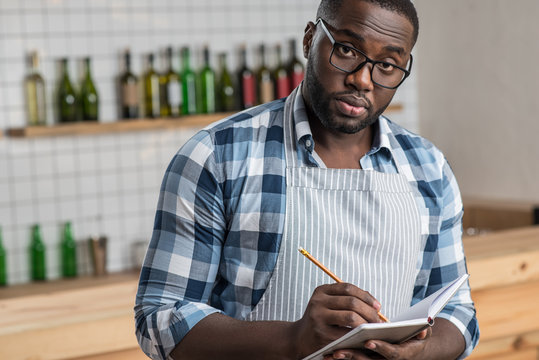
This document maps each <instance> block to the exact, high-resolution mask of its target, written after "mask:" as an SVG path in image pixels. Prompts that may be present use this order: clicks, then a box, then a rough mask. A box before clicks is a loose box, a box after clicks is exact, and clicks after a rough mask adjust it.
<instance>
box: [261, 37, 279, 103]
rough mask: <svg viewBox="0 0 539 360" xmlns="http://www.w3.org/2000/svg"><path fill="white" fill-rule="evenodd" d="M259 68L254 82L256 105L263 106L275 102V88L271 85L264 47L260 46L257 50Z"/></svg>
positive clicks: (270, 75) (271, 80)
mask: <svg viewBox="0 0 539 360" xmlns="http://www.w3.org/2000/svg"><path fill="white" fill-rule="evenodd" d="M258 55H259V59H260V67H259V68H258V70H257V72H256V81H257V83H258V104H265V103H268V102H270V101H273V100H275V86H274V84H273V79H272V74H271V71H270V69H269V68H268V67H267V66H266V46H265V45H264V44H262V45H260V47H259V48H258Z"/></svg>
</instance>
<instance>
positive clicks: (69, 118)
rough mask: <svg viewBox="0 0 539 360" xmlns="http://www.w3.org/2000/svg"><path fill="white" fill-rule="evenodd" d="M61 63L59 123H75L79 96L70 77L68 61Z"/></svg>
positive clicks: (58, 98)
mask: <svg viewBox="0 0 539 360" xmlns="http://www.w3.org/2000/svg"><path fill="white" fill-rule="evenodd" d="M60 61H61V67H62V77H61V79H60V84H59V86H58V92H57V105H58V122H59V123H70V122H75V121H77V120H78V109H77V106H78V105H77V95H76V94H75V90H74V88H73V83H72V82H71V78H70V76H69V69H68V63H67V59H66V58H63V59H61V60H60Z"/></svg>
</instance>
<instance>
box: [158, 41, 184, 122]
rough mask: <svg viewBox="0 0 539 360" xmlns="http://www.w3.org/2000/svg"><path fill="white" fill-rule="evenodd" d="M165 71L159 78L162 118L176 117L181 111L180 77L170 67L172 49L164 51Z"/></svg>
mask: <svg viewBox="0 0 539 360" xmlns="http://www.w3.org/2000/svg"><path fill="white" fill-rule="evenodd" d="M165 59H166V68H167V71H166V72H165V73H163V74H162V75H161V76H160V77H159V86H160V89H159V94H160V106H161V116H162V117H178V116H180V114H181V109H182V100H183V99H182V84H181V81H180V75H178V73H176V71H174V69H173V66H172V63H173V61H172V48H171V47H169V48H167V51H166V56H165Z"/></svg>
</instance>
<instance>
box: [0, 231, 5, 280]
mask: <svg viewBox="0 0 539 360" xmlns="http://www.w3.org/2000/svg"><path fill="white" fill-rule="evenodd" d="M6 285H7V263H6V249H5V248H4V244H3V242H2V228H1V227H0V286H6Z"/></svg>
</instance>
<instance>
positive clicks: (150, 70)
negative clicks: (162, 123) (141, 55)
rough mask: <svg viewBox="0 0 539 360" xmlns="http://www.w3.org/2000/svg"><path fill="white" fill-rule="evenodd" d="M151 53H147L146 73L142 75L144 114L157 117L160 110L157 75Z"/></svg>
mask: <svg viewBox="0 0 539 360" xmlns="http://www.w3.org/2000/svg"><path fill="white" fill-rule="evenodd" d="M153 61H154V56H153V54H149V55H148V64H147V70H146V74H145V75H144V110H145V112H144V116H146V117H147V118H158V117H159V116H160V115H161V112H160V95H159V75H158V74H157V73H156V72H155V69H154V65H153Z"/></svg>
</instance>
